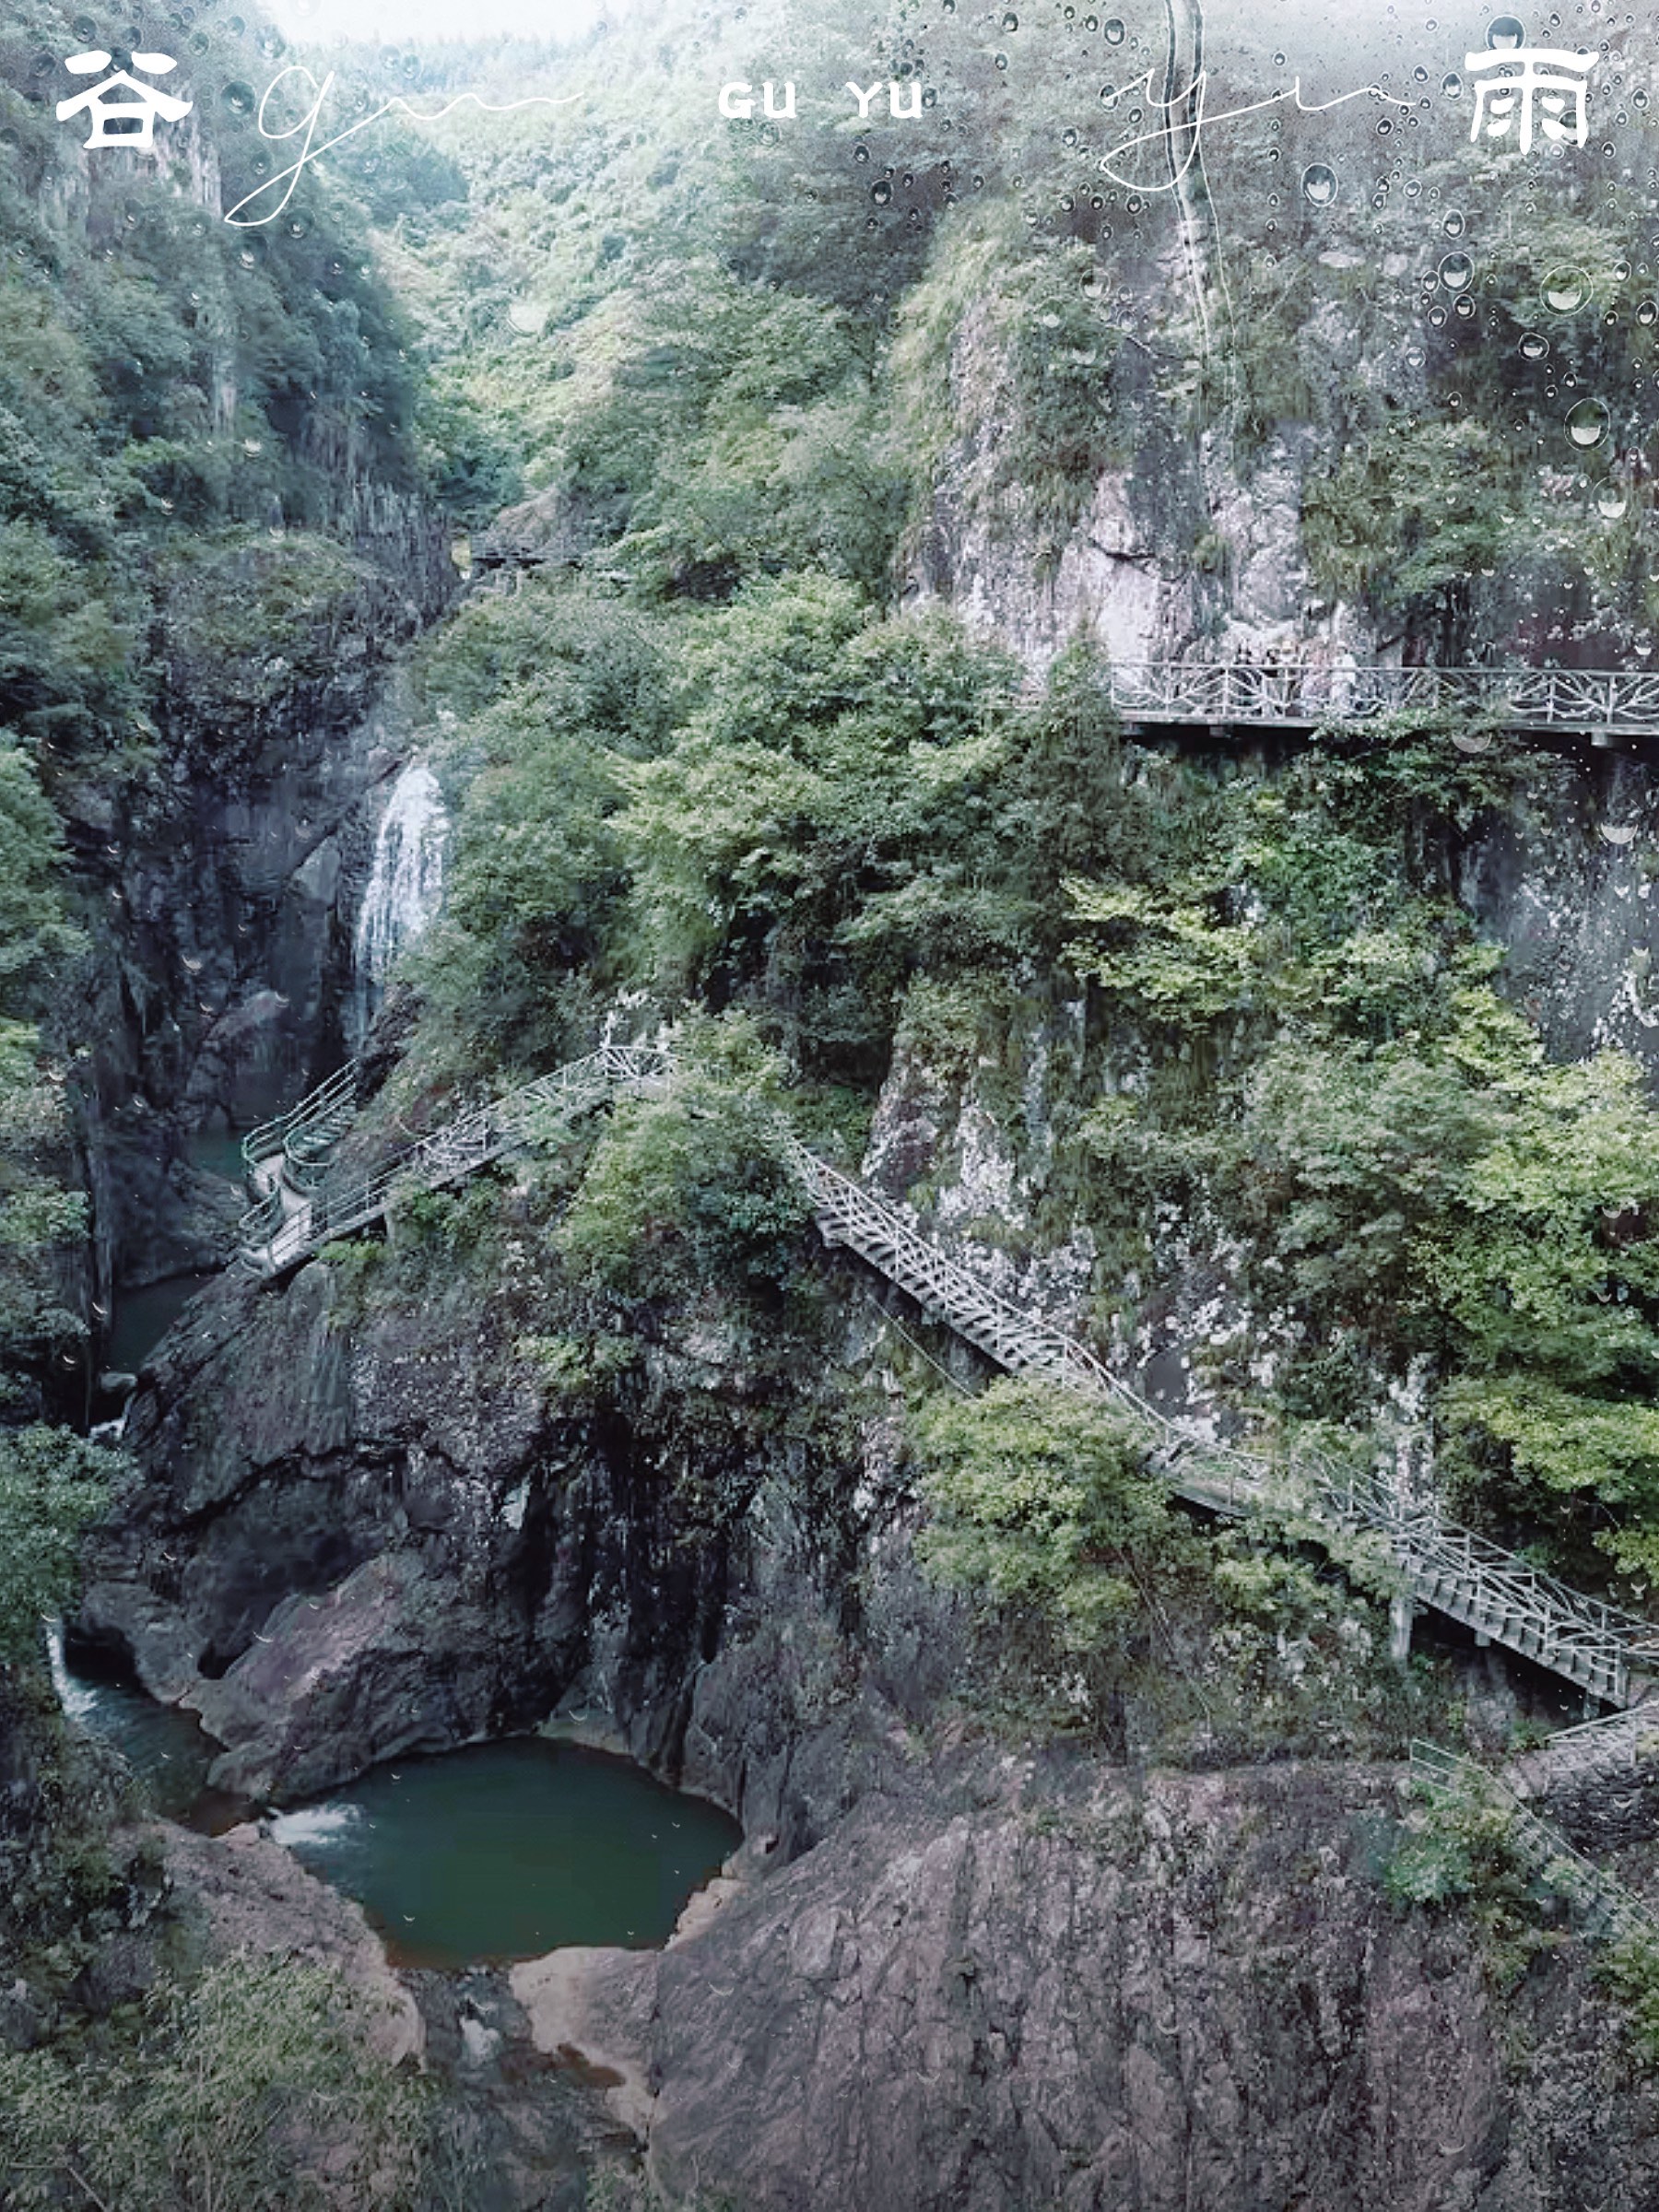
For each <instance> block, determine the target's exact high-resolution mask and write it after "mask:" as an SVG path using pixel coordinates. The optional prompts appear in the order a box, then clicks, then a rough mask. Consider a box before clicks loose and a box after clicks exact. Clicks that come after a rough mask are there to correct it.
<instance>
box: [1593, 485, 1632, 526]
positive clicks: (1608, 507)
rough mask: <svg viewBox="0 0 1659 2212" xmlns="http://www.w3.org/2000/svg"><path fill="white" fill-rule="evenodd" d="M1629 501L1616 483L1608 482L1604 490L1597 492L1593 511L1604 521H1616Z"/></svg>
mask: <svg viewBox="0 0 1659 2212" xmlns="http://www.w3.org/2000/svg"><path fill="white" fill-rule="evenodd" d="M1629 505H1630V500H1627V499H1626V497H1625V495H1624V493H1623V492H1622V491H1620V490H1619V489H1618V487H1617V485H1613V484H1609V485H1608V486H1607V488H1606V490H1605V491H1602V492H1600V493H1598V494H1597V496H1596V501H1595V512H1597V514H1599V515H1600V516H1601V518H1602V520H1603V521H1604V522H1608V523H1616V522H1617V521H1618V518H1619V516H1620V515H1621V514H1622V513H1623V512H1624V511H1625V509H1626V508H1627V507H1628V506H1629Z"/></svg>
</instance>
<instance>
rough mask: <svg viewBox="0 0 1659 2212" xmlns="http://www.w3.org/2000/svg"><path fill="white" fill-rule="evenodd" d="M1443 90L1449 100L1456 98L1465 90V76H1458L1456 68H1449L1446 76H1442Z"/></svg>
mask: <svg viewBox="0 0 1659 2212" xmlns="http://www.w3.org/2000/svg"><path fill="white" fill-rule="evenodd" d="M1462 90H1463V78H1462V77H1461V76H1458V74H1457V72H1456V70H1455V69H1448V70H1447V72H1446V74H1445V76H1442V77H1441V91H1442V92H1443V93H1444V94H1445V96H1446V98H1447V99H1448V100H1455V99H1456V98H1457V96H1458V94H1459V93H1460V92H1461V91H1462Z"/></svg>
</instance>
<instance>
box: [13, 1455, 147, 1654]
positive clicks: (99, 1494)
mask: <svg viewBox="0 0 1659 2212" xmlns="http://www.w3.org/2000/svg"><path fill="white" fill-rule="evenodd" d="M124 1465H125V1463H124V1461H123V1460H122V1459H121V1458H120V1456H119V1454H117V1453H111V1452H108V1451H106V1450H104V1449H103V1447H102V1446H101V1445H98V1444H92V1443H88V1441H86V1439H85V1438H84V1437H78V1436H76V1435H73V1434H72V1433H71V1432H70V1431H69V1430H66V1429H48V1428H44V1427H42V1426H41V1425H39V1424H37V1425H35V1426H34V1427H31V1428H28V1429H18V1430H0V1662H8V1661H9V1662H14V1663H15V1662H17V1661H19V1660H28V1659H29V1658H32V1657H35V1656H37V1655H38V1654H39V1653H40V1650H41V1615H42V1614H45V1613H55V1612H57V1611H59V1610H60V1609H61V1608H62V1607H63V1606H65V1605H66V1604H67V1603H68V1601H69V1599H70V1597H71V1596H72V1594H73V1593H74V1590H75V1585H76V1574H77V1571H78V1567H79V1548H80V1546H79V1539H80V1535H81V1531H82V1530H83V1529H84V1528H85V1526H86V1524H87V1523H88V1521H90V1520H91V1519H92V1518H93V1517H94V1516H95V1515H96V1514H97V1513H98V1512H100V1510H101V1509H102V1507H103V1504H104V1502H105V1500H106V1499H107V1498H108V1496H109V1493H110V1487H111V1484H112V1480H114V1479H116V1478H117V1477H120V1476H121V1474H122V1473H123V1472H124Z"/></svg>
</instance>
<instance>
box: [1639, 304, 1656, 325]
mask: <svg viewBox="0 0 1659 2212" xmlns="http://www.w3.org/2000/svg"><path fill="white" fill-rule="evenodd" d="M1636 320H1637V322H1638V323H1640V324H1641V326H1642V328H1643V329H1644V330H1652V328H1653V325H1654V324H1655V323H1659V300H1643V301H1642V303H1641V306H1640V307H1639V308H1638V309H1637V310H1636Z"/></svg>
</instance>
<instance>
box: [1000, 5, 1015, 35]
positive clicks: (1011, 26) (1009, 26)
mask: <svg viewBox="0 0 1659 2212" xmlns="http://www.w3.org/2000/svg"><path fill="white" fill-rule="evenodd" d="M1002 27H1003V29H1005V30H1018V29H1019V18H1018V16H1017V15H1016V14H1015V13H1014V11H1013V9H1012V8H1010V9H1009V10H1008V12H1007V14H1006V16H1005V17H1004V18H1003V19H1002Z"/></svg>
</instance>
